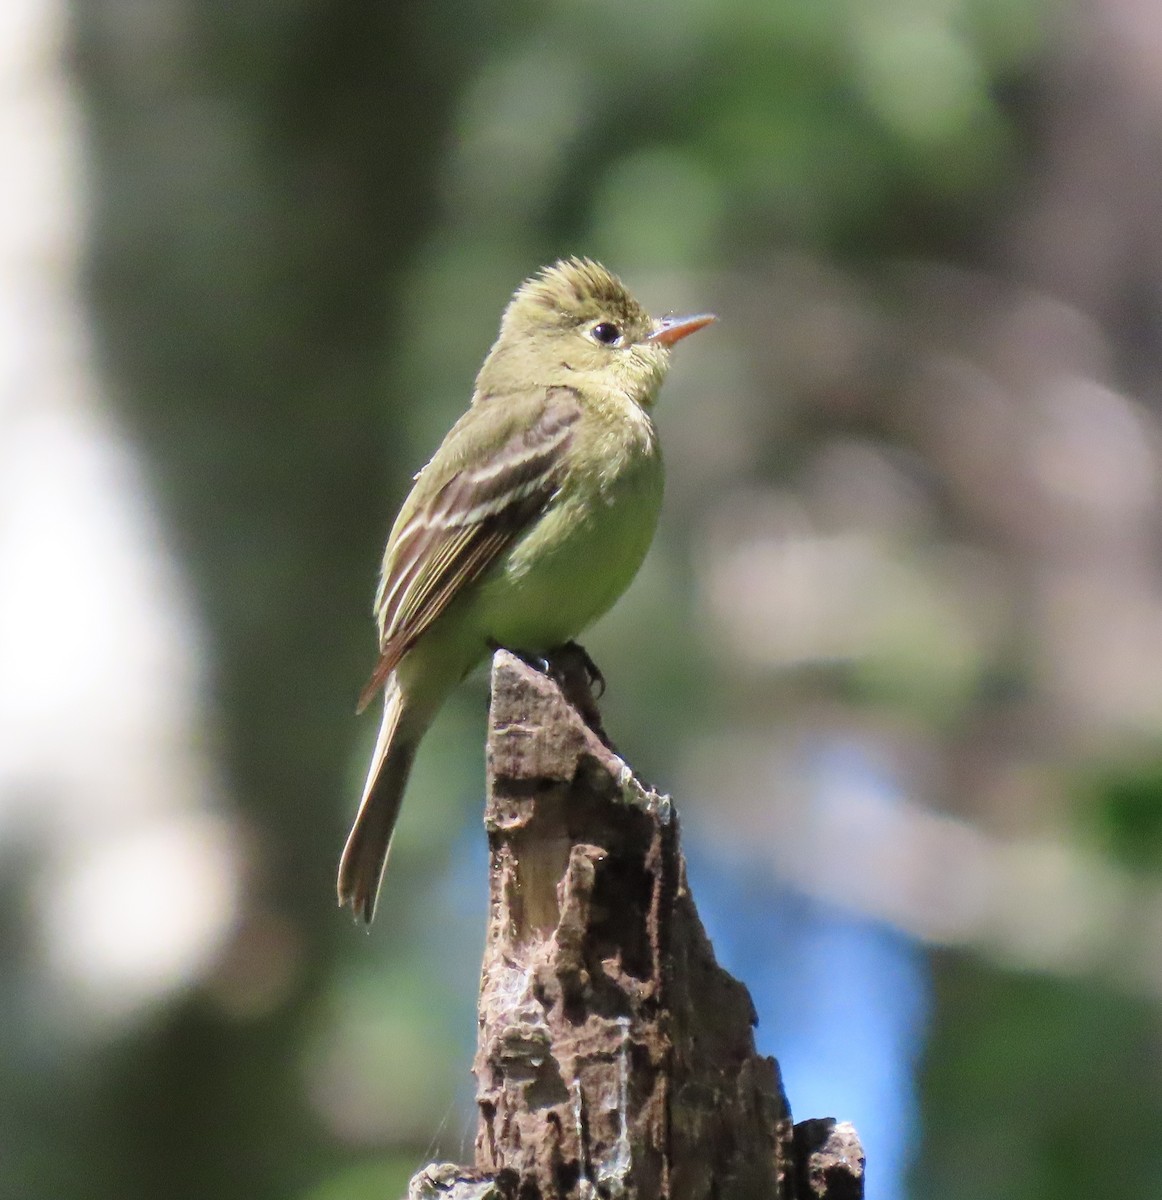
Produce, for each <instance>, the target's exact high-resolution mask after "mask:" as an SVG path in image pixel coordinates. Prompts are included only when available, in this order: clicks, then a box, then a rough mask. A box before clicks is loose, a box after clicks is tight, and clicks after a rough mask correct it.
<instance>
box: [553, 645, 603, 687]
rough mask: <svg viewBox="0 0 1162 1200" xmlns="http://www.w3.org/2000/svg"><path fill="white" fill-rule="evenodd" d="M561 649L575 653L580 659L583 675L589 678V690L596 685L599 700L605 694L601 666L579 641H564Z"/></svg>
mask: <svg viewBox="0 0 1162 1200" xmlns="http://www.w3.org/2000/svg"><path fill="white" fill-rule="evenodd" d="M562 649H565V650H568V651H569V652H570V653H571V654H575V655H576V656H577V657H578V658H579V659H580V660H581V665H582V666H583V667H584V668H585V675H586V677H587V678H588V680H589V690H590V691H592V690H593V689H594V688H595V687H596V688H597V699H598V700H600V699H601V697H602V696H604V695H605V676H604V675H603V674H602V673H601V668H600V667H599V666H598V665H597V664H596V663H595V662H594V661H593V658H592V657H591V655H590V654H589V651H588V650H586V649H585V647H584V646H582V645H581V643H580V642H566V643H565V645H564V646H563V647H562Z"/></svg>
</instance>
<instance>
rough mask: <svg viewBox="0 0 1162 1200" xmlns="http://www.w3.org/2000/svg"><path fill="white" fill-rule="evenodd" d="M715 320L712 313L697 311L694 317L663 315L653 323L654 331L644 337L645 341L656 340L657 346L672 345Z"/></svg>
mask: <svg viewBox="0 0 1162 1200" xmlns="http://www.w3.org/2000/svg"><path fill="white" fill-rule="evenodd" d="M715 320H717V318H716V317H715V316H714V314H713V313H699V314H698V315H697V316H696V317H663V318H662V319H661V320H660V321H658V322H656V323H655V325H654V331H653V333H651V334H650V335H649V337H647V338H646V341H647V342H656V343H657V344H658V345H659V346H666V347H669V346H672V345H673V344H674V343H675V342H680V341H681V340H682V339H683V338H684V337H689V336H690V334H692V333H697V332H698V330H699V329H705V328H706V326H707V325H709V324H710V323H711V322H712V321H715Z"/></svg>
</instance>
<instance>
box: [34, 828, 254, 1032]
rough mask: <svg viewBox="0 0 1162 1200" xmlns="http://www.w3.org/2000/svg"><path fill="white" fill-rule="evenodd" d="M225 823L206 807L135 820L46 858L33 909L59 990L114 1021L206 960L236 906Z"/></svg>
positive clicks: (87, 1011)
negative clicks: (123, 828) (45, 874)
mask: <svg viewBox="0 0 1162 1200" xmlns="http://www.w3.org/2000/svg"><path fill="white" fill-rule="evenodd" d="M234 860H235V855H234V849H233V843H232V830H231V828H230V826H229V824H228V823H227V822H225V821H222V820H218V819H216V818H213V817H210V816H208V815H206V814H203V813H190V814H180V815H175V816H170V817H161V818H159V819H156V820H152V821H143V822H140V823H136V824H134V825H133V826H132V827H131V828H130V829H128V830H126V831H125V832H124V833H122V834H109V835H106V836H104V837H101V838H99V839H96V840H94V841H91V842H88V843H87V844H86V845H84V846H73V847H70V848H69V851H67V852H66V854H65V855H63V856H62V861H59V862H52V863H50V866H49V872H50V876H49V878H46V879H45V880H44V881H43V884H42V887H41V889H40V895H39V901H40V903H39V905H38V911H39V914H40V919H41V923H42V932H43V935H44V946H45V952H46V956H47V958H48V964H49V967H50V968H51V971H52V973H53V975H54V976H55V977H56V979H57V981H58V982H59V983H61V984H66V985H67V987H65V988H62V989H61V990H60V991H59V992H58V993H57V995H58V996H59V997H60V998H61V1003H62V1004H63V1005H64V1006H66V1007H69V1008H74V1009H80V1010H82V1015H83V1016H84V1017H85V1018H86V1019H88V1020H93V1019H97V1020H120V1019H123V1018H125V1017H128V1016H131V1015H132V1014H133V1013H134V1012H135V1011H136V1010H138V1009H140V1008H141V1007H142V1006H144V1005H147V1004H149V1003H150V1002H151V1001H153V1000H155V999H156V998H157V997H158V996H160V995H164V994H166V993H167V992H169V991H171V990H173V989H174V988H176V987H179V986H181V985H182V984H184V983H187V982H189V981H190V980H191V979H192V978H195V977H196V976H197V975H199V974H201V973H202V972H203V971H205V970H206V968H207V967H208V966H209V965H210V964H211V963H212V961H213V959H214V957H215V955H216V954H217V951H218V949H219V946H220V943H221V938H222V931H223V929H225V928H228V927H229V925H230V924H231V923H232V920H233V917H234V913H235V909H236V904H237V895H236V891H237V885H236V871H235V861H234Z"/></svg>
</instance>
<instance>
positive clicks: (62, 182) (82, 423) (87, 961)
mask: <svg viewBox="0 0 1162 1200" xmlns="http://www.w3.org/2000/svg"><path fill="white" fill-rule="evenodd" d="M0 13H2V14H3V15H2V16H0V73H2V77H3V79H4V87H3V88H2V89H0V159H2V160H3V161H4V162H5V163H6V164H8V166H9V167H10V168H12V169H10V170H7V171H6V172H5V186H4V188H3V189H2V191H0V217H2V219H0V856H5V857H10V858H11V859H13V860H17V859H18V858H19V857H20V856H23V855H27V856H28V862H27V864H23V863H22V865H27V868H28V870H27V874H28V877H29V878H30V879H33V880H38V881H40V886H39V888H34V889H33V892H32V896H31V899H32V901H33V903H32V905H31V912H32V917H33V926H34V929H35V930H37V931H38V932H39V934H40V941H39V943H36V945H37V949H38V950H39V952H40V954H39V960H38V961H36V962H35V964H34V968H33V973H34V975H35V977H33V978H29V979H27V980H25V981H22V982H25V983H26V984H27V986H28V987H29V988H30V989H33V990H39V991H44V992H45V993H46V1003H45V1005H44V1007H45V1009H46V1010H47V1011H50V1012H53V1011H55V1012H58V1013H60V1014H62V1015H63V1016H64V1017H66V1018H67V1020H68V1022H69V1023H70V1024H71V1026H72V1027H73V1028H74V1029H76V1030H83V1029H85V1028H94V1029H96V1028H103V1027H104V1026H105V1025H106V1024H107V1023H108V1021H109V1020H110V1019H111V1018H113V1019H123V1018H126V1017H128V1016H130V1015H132V1014H134V1013H136V1012H138V1011H139V1010H140V1009H141V1007H142V1006H144V1005H147V1004H149V1003H151V1002H156V1001H159V1000H161V999H162V998H164V997H165V996H166V995H167V994H169V993H171V992H173V991H174V990H177V989H180V988H182V987H184V986H187V985H188V984H189V983H190V982H192V981H193V980H194V979H196V978H197V977H198V976H199V974H201V973H202V972H204V970H205V969H206V966H207V963H208V962H209V961H210V960H211V958H212V957H213V955H214V954H215V952H216V950H217V949H218V948H219V947H220V946H221V944H222V942H223V940H224V939H225V937H226V936H227V934H228V932H229V930H230V929H231V927H232V924H233V920H234V910H235V906H236V893H237V889H238V878H239V861H238V855H237V853H236V851H235V850H234V846H235V844H236V841H235V839H234V838H232V837H231V836H230V830H229V828H228V827H227V825H226V823H225V821H224V820H223V819H221V818H218V817H214V816H211V815H210V814H211V811H212V807H213V804H214V801H215V796H216V791H217V789H216V787H215V781H214V779H213V772H212V769H211V764H210V762H209V760H208V757H207V756H206V755H205V754H204V753H203V752H202V751H201V749H200V747H199V745H198V742H199V734H200V730H199V724H200V719H199V718H200V711H199V700H200V678H199V675H200V666H199V664H200V662H201V655H200V653H199V646H198V637H197V633H196V629H195V625H194V622H193V620H192V617H191V613H190V608H189V604H188V601H187V598H186V595H185V589H184V588H183V586H182V581H181V579H180V578H179V576H178V572H177V571H176V569H175V565H174V563H173V561H172V559H171V557H170V555H169V554H168V552H167V549H166V547H165V544H164V541H163V538H162V536H161V533H160V530H159V527H158V522H157V520H156V519H155V517H154V514H153V513H152V511H151V506H150V498H149V496H148V493H147V489H146V487H145V485H144V483H143V481H142V478H141V472H140V471H139V469H138V466H137V463H136V458H135V455H134V453H133V451H132V449H131V447H130V446H129V445H128V444H127V443H126V442H125V440H124V439H123V438H122V437H121V436H120V435H119V434H118V432H117V430H116V429H115V428H114V427H113V422H112V420H111V419H110V417H109V416H108V414H107V413H106V412H105V411H104V409H103V408H102V406H101V404H100V400H99V394H98V388H97V384H96V382H95V380H94V378H93V372H92V368H91V359H90V352H89V345H88V334H87V328H86V313H85V311H84V307H83V305H82V304H81V301H80V293H79V285H78V281H77V276H78V245H79V242H80V234H79V230H80V229H81V228H82V225H83V222H84V214H83V208H84V203H85V193H84V189H83V186H82V172H81V161H82V155H81V147H80V139H79V134H78V129H79V126H80V121H79V117H78V112H77V108H76V104H75V101H74V98H73V96H72V93H71V90H70V87H69V85H68V80H67V76H66V72H65V70H64V65H63V61H64V57H63V31H64V29H65V28H66V24H67V22H66V20H65V17H66V13H65V7H64V4H63V3H62V2H60V0H11V2H10V3H7V4H5V5H3V6H0ZM18 850H19V854H18V852H17V851H18Z"/></svg>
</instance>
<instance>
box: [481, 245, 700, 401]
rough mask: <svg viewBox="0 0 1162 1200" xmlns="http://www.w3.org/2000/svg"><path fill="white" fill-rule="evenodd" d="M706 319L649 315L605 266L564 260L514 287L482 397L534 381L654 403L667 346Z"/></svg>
mask: <svg viewBox="0 0 1162 1200" xmlns="http://www.w3.org/2000/svg"><path fill="white" fill-rule="evenodd" d="M713 320H714V318H713V317H712V316H710V315H708V314H700V315H699V316H694V317H663V318H661V319H658V318H654V317H651V316H650V315H649V314H648V313H647V312H646V311H645V309H644V308H642V306H641V305H640V304H639V303H638V302H637V301H636V300H635V299H634V298H633V296H631V295H630V294H629V292H628V290H627V289H626V287H625V285H624V284H623V283H622V282H621V280H620V279H618V278H617V276H616V275H614V274H613V273H612V272H610V271H607V270H606V269H605V267H603V266H602V265H601V264H600V263H596V262H593V261H592V260H591V259H587V258H567V259H562V260H561V261H560V262H557V263H554V264H553V265H552V266H551V267H546V268H545V269H544V270H543V271H542V272H541V273H540V274H539V275H536V276H534V277H533V278H532V279H529V280H527V281H526V282H525V283H523V284H521V286H520V287H519V288H518V289H517V291H516V294H515V295H514V296H513V298H512V300H511V301H510V302H509V305H508V308H507V309H505V313H504V318H503V320H502V321H501V325H500V336H499V337H498V338H497V340H496V343H495V345H494V346H493V347H492V350H491V352H490V353H489V355H488V358H487V360H486V361H485V363H484V366H483V368H482V369H481V372H480V379H479V383H478V387H479V390H480V391H481V392H485V393H487V392H491V391H504V390H507V389H508V388H509V387H511V386H519V385H521V384H523V385H525V386H527V385H528V384H529V383H537V384H540V385H544V386H553V385H563V386H574V387H580V388H598V389H607V390H616V391H619V392H621V393H623V394H624V395H626V396H629V397H630V398H631V399H633V400H635V401H636V402H637V403H638V404H641V405H642V406H643V407H648V406H649V405H650V404H652V403H653V400H654V397H655V395H656V394H657V390H658V387H659V386H660V384H661V382H662V379H663V378H664V377H665V374H666V370H667V368H668V367H669V360H670V349H671V347H672V346H673V345H674V344H675V343H676V342H679V341H681V339H682V338H684V337H686V336H687V335H688V334H691V333H694V332H695V330H698V329H702V328H703V327H704V326H706V325H709V324H710V322H711V321H713Z"/></svg>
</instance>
